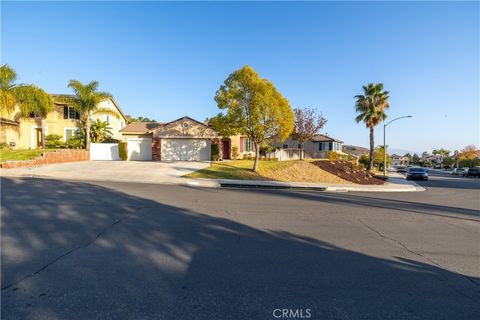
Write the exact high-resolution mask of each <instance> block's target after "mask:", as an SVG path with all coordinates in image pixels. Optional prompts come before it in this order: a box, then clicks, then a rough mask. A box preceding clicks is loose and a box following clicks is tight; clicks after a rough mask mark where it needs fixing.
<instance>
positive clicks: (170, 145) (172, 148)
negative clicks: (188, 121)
mask: <svg viewBox="0 0 480 320" xmlns="http://www.w3.org/2000/svg"><path fill="white" fill-rule="evenodd" d="M161 154H162V160H165V161H207V160H210V141H209V140H206V139H162V145H161Z"/></svg>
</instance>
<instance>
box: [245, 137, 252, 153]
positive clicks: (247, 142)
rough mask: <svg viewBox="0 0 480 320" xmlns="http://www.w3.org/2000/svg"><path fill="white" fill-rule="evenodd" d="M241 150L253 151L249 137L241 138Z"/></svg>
mask: <svg viewBox="0 0 480 320" xmlns="http://www.w3.org/2000/svg"><path fill="white" fill-rule="evenodd" d="M243 151H245V152H252V151H253V143H252V140H250V139H249V138H244V139H243Z"/></svg>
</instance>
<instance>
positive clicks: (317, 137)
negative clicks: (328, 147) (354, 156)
mask: <svg viewBox="0 0 480 320" xmlns="http://www.w3.org/2000/svg"><path fill="white" fill-rule="evenodd" d="M311 141H314V142H327V141H335V142H339V143H343V141H342V140H338V139H335V138H332V137H329V136H327V135H324V134H317V135H315V136H313V138H312V139H311Z"/></svg>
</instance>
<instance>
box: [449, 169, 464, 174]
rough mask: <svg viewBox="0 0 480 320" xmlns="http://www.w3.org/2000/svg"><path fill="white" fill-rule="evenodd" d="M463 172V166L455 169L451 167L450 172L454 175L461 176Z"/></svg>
mask: <svg viewBox="0 0 480 320" xmlns="http://www.w3.org/2000/svg"><path fill="white" fill-rule="evenodd" d="M464 172H465V169H464V168H455V169H453V171H452V174H453V175H454V176H463V173H464Z"/></svg>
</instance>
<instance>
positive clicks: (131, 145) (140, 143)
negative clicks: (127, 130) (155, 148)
mask: <svg viewBox="0 0 480 320" xmlns="http://www.w3.org/2000/svg"><path fill="white" fill-rule="evenodd" d="M127 143H128V145H127V150H128V160H152V139H151V138H142V139H128V142H127Z"/></svg>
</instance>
